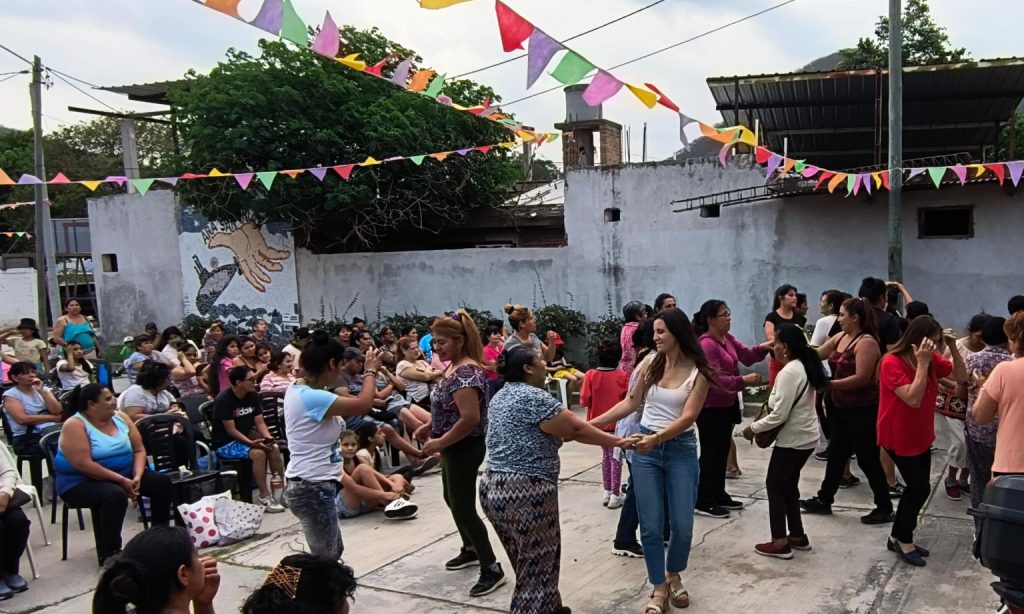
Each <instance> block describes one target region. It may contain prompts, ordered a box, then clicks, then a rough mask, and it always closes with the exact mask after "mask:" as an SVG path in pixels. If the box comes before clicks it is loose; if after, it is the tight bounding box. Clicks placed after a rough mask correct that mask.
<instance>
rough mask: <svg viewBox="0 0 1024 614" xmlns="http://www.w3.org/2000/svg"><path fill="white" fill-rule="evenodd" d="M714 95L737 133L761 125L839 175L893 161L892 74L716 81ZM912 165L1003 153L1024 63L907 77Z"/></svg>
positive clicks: (923, 70) (938, 69)
mask: <svg viewBox="0 0 1024 614" xmlns="http://www.w3.org/2000/svg"><path fill="white" fill-rule="evenodd" d="M708 87H709V88H710V89H711V94H712V96H713V97H714V99H715V103H716V104H717V108H718V110H719V111H720V112H721V113H722V116H723V118H724V120H725V122H726V124H727V125H733V124H736V123H743V124H746V125H748V126H751V127H753V125H754V120H755V119H758V120H760V126H761V133H762V134H763V135H764V142H765V143H766V145H767V147H769V148H770V149H772V150H775V151H782V149H783V139H785V138H788V139H789V154H790V156H791V157H796V158H806V159H809V160H813V161H814V163H815V164H818V165H822V166H827V167H830V168H848V167H853V166H862V165H869V164H875V163H878V162H884V160H885V158H886V157H887V147H886V145H887V142H888V137H887V135H886V125H887V108H888V96H887V92H888V71H886V70H873V69H872V70H856V71H832V72H812V73H789V74H776V75H749V76H736V77H714V78H709V79H708ZM903 96H904V101H903V114H904V120H903V121H904V134H903V146H904V157H907V158H917V157H924V156H938V155H945V154H952V153H959V152H968V153H970V154H971V155H973V156H974V157H975V158H976V159H977V158H979V157H980V155H981V150H982V148H983V147H984V146H987V145H995V144H996V143H997V141H998V138H999V132H1000V129H1001V124H1002V123H1004V122H1006V121H1007V120H1008V119H1009V118H1010V117H1011V116H1012V115H1013V113H1014V111H1015V110H1016V108H1017V107H1018V106H1019V105H1020V103H1021V99H1022V98H1024V58H1006V59H996V60H982V61H979V62H969V63H962V64H947V65H938V66H915V67H908V68H906V69H905V70H904V75H903Z"/></svg>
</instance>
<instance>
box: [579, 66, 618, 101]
mask: <svg viewBox="0 0 1024 614" xmlns="http://www.w3.org/2000/svg"><path fill="white" fill-rule="evenodd" d="M620 89H622V81H619V80H618V79H616V78H615V77H613V76H612V75H611V74H609V73H606V72H605V71H603V70H599V71H597V76H596V77H594V79H593V80H592V81H591V82H590V85H588V86H587V89H586V90H585V91H584V92H583V102H585V103H587V104H589V105H590V106H592V107H596V106H597V105H599V104H601V103H602V102H604V101H605V100H608V99H609V98H611V97H612V96H614V95H615V94H618V93H619V90H620Z"/></svg>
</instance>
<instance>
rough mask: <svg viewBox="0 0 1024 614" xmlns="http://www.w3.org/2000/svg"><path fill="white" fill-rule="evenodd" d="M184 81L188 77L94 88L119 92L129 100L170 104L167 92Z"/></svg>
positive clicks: (185, 81) (184, 82) (186, 81)
mask: <svg viewBox="0 0 1024 614" xmlns="http://www.w3.org/2000/svg"><path fill="white" fill-rule="evenodd" d="M186 83H188V79H176V80H173V81H154V82H153V83H136V84H133V85H108V86H106V87H100V88H96V89H100V90H103V91H105V92H113V93H115V94H121V95H123V96H127V97H128V99H129V100H137V101H139V102H150V103H153V104H163V105H170V104H171V101H170V100H168V99H167V92H168V91H169V90H172V89H174V88H177V87H181V86H182V85H184V84H186Z"/></svg>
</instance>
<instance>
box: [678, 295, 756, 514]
mask: <svg viewBox="0 0 1024 614" xmlns="http://www.w3.org/2000/svg"><path fill="white" fill-rule="evenodd" d="M693 327H694V330H695V331H696V333H697V334H698V335H700V347H701V349H702V350H703V351H704V355H705V356H707V359H708V364H709V365H710V366H711V369H712V370H713V371H714V373H715V378H714V385H712V386H710V388H709V390H708V396H707V400H706V401H705V402H704V409H703V410H701V412H700V415H699V416H698V417H697V434H698V436H699V437H700V488H699V489H698V490H697V506H696V509H695V511H696V512H697V513H698V514H700V515H702V516H710V517H712V518H728V517H729V510H739V509H743V503H742V502H740V501H736V500H735V499H733V498H732V497H731V496H729V493H727V492H726V491H725V477H726V465H727V464H728V457H729V449H730V447H731V444H732V439H733V438H732V431H733V428H734V427H735V425H737V424H739V423H740V422H742V421H743V410H742V408H741V407H740V400H739V393H740V392H742V391H743V390H744V389H745V388H747V387H749V386H757V385H759V384H760V383H761V381H762V380H761V376H760V375H759V374H757V373H748V374H746V375H740V369H739V365H740V363H742V364H744V365H746V366H748V367H749V366H751V365H754V364H756V363H758V362H761V361H762V360H764V359H765V358H766V357H767V356H768V351H769V349H771V348H770V344H768V343H762V344H761V345H759V346H757V347H755V348H748V347H747V346H745V345H743V344H742V343H740V341H739V340H738V339H736V337H733V336H732V334H731V333H730V332H729V331H731V330H732V311H731V310H730V309H729V306H728V305H727V304H726V303H725V301H722V300H718V299H712V300H710V301H705V302H704V304H703V305H701V306H700V311H698V312H697V313H696V314H694V316H693Z"/></svg>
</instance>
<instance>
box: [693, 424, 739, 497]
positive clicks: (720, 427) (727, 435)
mask: <svg viewBox="0 0 1024 614" xmlns="http://www.w3.org/2000/svg"><path fill="white" fill-rule="evenodd" d="M738 413H739V407H738V406H736V405H733V406H731V407H705V408H704V409H702V410H701V412H700V415H699V416H697V433H698V435H699V436H700V482H699V486H698V487H697V507H698V508H709V507H715V506H716V505H721V504H723V503H726V502H728V501H729V499H730V498H731V497H729V494H728V493H726V492H725V466H726V464H727V463H728V459H729V444H730V443H732V430H733V425H735V424H736V420H735V418H736V416H737V415H738Z"/></svg>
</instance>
